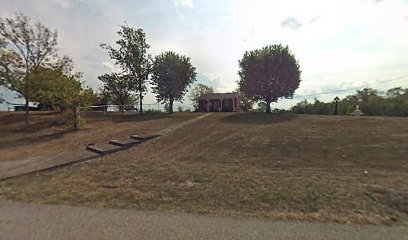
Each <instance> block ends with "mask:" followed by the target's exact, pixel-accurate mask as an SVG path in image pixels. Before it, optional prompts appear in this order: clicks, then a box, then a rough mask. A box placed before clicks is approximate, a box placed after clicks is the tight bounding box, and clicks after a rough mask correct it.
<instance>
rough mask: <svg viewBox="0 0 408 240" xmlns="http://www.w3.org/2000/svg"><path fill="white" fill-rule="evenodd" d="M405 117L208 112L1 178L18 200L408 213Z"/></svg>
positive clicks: (367, 215)
mask: <svg viewBox="0 0 408 240" xmlns="http://www.w3.org/2000/svg"><path fill="white" fill-rule="evenodd" d="M407 143H408V119H407V118H381V117H364V118H361V119H354V118H352V117H340V116H339V117H335V116H307V115H305V116H302V115H290V114H283V115H273V114H271V115H265V114H249V113H248V114H246V113H219V114H214V115H212V116H210V117H208V118H206V119H203V120H202V121H199V122H196V123H195V124H193V125H190V126H187V127H184V128H182V129H179V130H178V131H175V132H173V133H170V134H168V135H166V136H163V137H161V138H158V139H155V140H153V141H151V142H148V143H146V144H144V145H142V146H140V147H138V148H134V149H130V150H129V151H126V152H122V153H117V154H114V155H111V156H107V157H105V158H104V159H98V160H94V161H92V162H87V163H81V164H77V165H74V166H71V167H67V168H61V169H57V170H54V171H47V172H43V173H41V174H37V175H30V176H24V177H20V178H17V179H12V180H8V181H5V182H1V183H0V195H4V196H6V197H8V198H11V199H18V200H23V201H30V202H31V201H33V202H41V203H43V202H46V203H63V204H70V205H90V206H100V207H117V208H135V209H150V210H166V211H184V212H195V213H205V214H213V215H228V216H256V217H265V218H277V219H302V220H317V221H334V222H355V223H374V224H382V223H387V224H388V223H398V224H406V223H407V220H408V159H407V156H408V144H407Z"/></svg>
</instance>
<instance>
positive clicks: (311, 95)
mask: <svg viewBox="0 0 408 240" xmlns="http://www.w3.org/2000/svg"><path fill="white" fill-rule="evenodd" d="M406 77H408V74H406V75H403V76H400V77H396V78H391V79H387V80H381V81H377V82H375V83H371V84H378V83H383V82H391V81H396V80H401V79H404V78H406ZM362 87H364V86H360V87H353V88H347V89H341V90H335V91H330V92H324V93H316V94H309V95H302V96H294V97H293V98H304V97H313V96H321V95H327V94H332V93H339V92H346V91H351V90H357V89H361V88H362Z"/></svg>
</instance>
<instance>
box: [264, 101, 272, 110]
mask: <svg viewBox="0 0 408 240" xmlns="http://www.w3.org/2000/svg"><path fill="white" fill-rule="evenodd" d="M265 112H266V113H271V101H270V100H266V111H265Z"/></svg>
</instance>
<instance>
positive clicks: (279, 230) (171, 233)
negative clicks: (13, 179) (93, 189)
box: [0, 199, 408, 240]
mask: <svg viewBox="0 0 408 240" xmlns="http://www.w3.org/2000/svg"><path fill="white" fill-rule="evenodd" d="M0 213H1V214H0V239H9V240H12V239H32V240H35V239H42V240H46V239H61V240H63V239H89V240H92V239H98V240H102V239H370V240H375V239H408V229H407V228H406V227H405V228H404V227H385V226H361V225H339V224H322V223H304V222H303V223H301V222H282V221H261V220H257V219H238V218H220V217H206V216H199V215H192V214H174V213H173V214H170V213H158V212H149V211H135V210H124V209H123V210H122V209H119V210H114V209H96V208H86V207H70V206H57V205H34V204H23V203H17V202H11V201H7V200H2V199H0Z"/></svg>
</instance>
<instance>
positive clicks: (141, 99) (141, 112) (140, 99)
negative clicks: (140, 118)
mask: <svg viewBox="0 0 408 240" xmlns="http://www.w3.org/2000/svg"><path fill="white" fill-rule="evenodd" d="M142 101H143V91H142V85H139V107H140V108H139V113H140V114H143V102H142Z"/></svg>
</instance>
